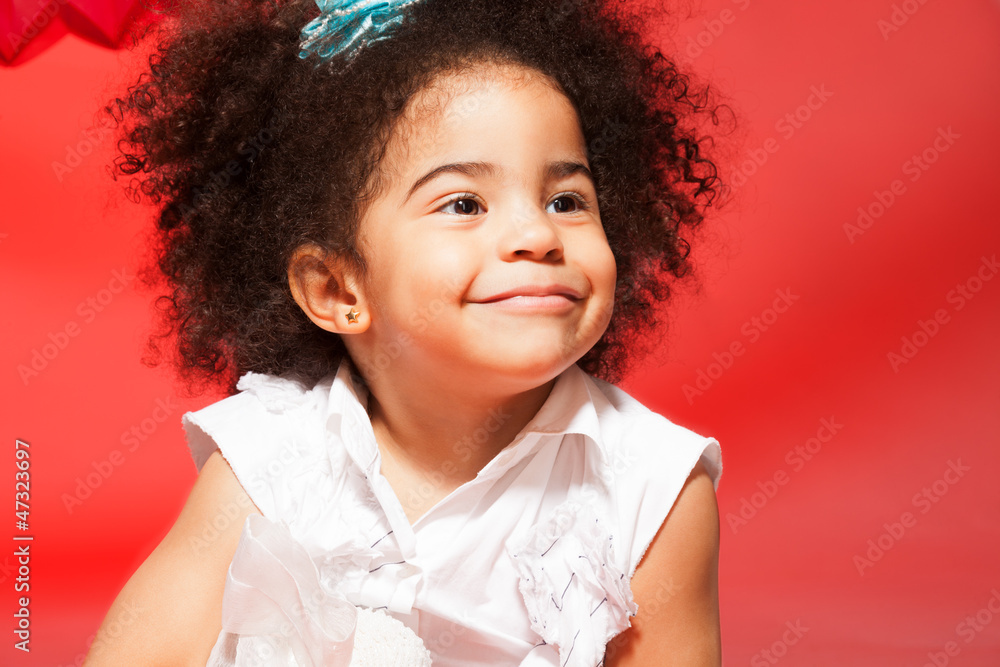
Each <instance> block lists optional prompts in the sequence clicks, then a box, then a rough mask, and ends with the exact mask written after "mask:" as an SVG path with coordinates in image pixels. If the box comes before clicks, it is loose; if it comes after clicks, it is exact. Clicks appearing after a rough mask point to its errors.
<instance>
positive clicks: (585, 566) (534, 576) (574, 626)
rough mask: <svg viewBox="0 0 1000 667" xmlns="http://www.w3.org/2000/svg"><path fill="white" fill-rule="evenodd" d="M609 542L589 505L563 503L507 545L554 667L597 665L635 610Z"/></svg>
mask: <svg viewBox="0 0 1000 667" xmlns="http://www.w3.org/2000/svg"><path fill="white" fill-rule="evenodd" d="M613 541H614V535H613V534H612V533H611V532H610V531H609V529H608V528H607V526H605V525H604V524H603V523H602V522H601V520H600V519H599V518H598V517H597V515H596V514H595V513H594V510H593V509H592V508H591V507H590V506H589V505H583V504H580V503H577V502H575V501H566V502H564V503H563V504H561V505H559V506H558V507H556V508H555V509H554V510H553V511H552V514H551V515H550V516H549V518H548V519H547V520H545V521H543V522H541V523H539V524H536V525H535V526H533V527H532V529H531V530H530V531H529V532H528V534H527V535H526V536H525V537H524V538H523V539H521V540H520V541H517V542H513V543H511V544H510V545H508V549H507V552H508V555H509V556H510V557H511V559H512V560H513V562H514V566H515V569H516V570H517V572H518V574H519V575H520V581H519V584H518V588H519V589H520V591H521V596H522V597H523V598H524V604H525V606H526V607H527V609H528V616H529V618H530V620H531V628H532V630H534V631H535V632H536V633H538V635H539V636H540V637H541V638H542V639H543V640H544V641H545V643H548V644H554V645H556V646H557V647H558V649H559V664H560V667H594V665H597V664H599V663H601V662H603V660H604V650H605V647H606V646H607V643H608V641H609V640H610V639H611V638H612V637H614V636H616V635H617V634H619V633H620V632H622V631H623V630H626V629H628V628H629V627H631V625H632V624H631V621H630V620H629V619H630V617H632V616H635V615H636V613H637V612H638V607H637V606H636V604H635V601H634V600H633V599H632V588H631V586H630V585H629V581H628V579H627V578H626V576H625V573H624V572H622V571H621V570H620V569H619V568H618V566H617V565H616V560H615V558H614V545H613Z"/></svg>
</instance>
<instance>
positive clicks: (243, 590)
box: [206, 514, 358, 667]
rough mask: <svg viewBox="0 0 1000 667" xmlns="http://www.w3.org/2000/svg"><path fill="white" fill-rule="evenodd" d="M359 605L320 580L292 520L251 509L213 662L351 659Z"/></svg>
mask: <svg viewBox="0 0 1000 667" xmlns="http://www.w3.org/2000/svg"><path fill="white" fill-rule="evenodd" d="M357 613H358V612H357V608H356V607H355V606H354V605H353V604H351V603H350V602H348V601H347V600H346V599H345V598H343V597H342V596H338V595H333V594H331V593H329V592H328V591H327V590H326V589H325V588H324V587H323V586H322V584H321V583H320V580H319V573H318V572H317V569H316V566H315V564H314V563H313V562H312V560H311V559H310V557H309V554H308V553H307V552H306V550H305V547H303V546H302V545H301V544H299V543H298V542H296V541H295V540H294V539H293V538H292V534H291V532H289V530H288V527H287V525H285V524H284V522H279V523H274V522H272V521H269V520H268V519H266V518H264V517H263V516H260V515H257V514H251V515H249V516H248V517H247V520H246V523H245V524H244V526H243V533H242V534H241V535H240V541H239V544H238V546H237V548H236V553H235V554H234V556H233V561H232V563H231V564H230V566H229V573H228V575H227V577H226V588H225V592H224V594H223V598H222V633H220V635H219V639H218V641H217V642H216V644H215V647H213V649H212V654H211V656H210V657H209V660H208V663H207V665H206V667H249V666H251V665H254V666H256V665H278V666H283V667H284V666H287V667H293V666H294V667H324V666H325V667H349V666H350V664H351V653H352V652H353V649H354V635H355V628H356V624H357Z"/></svg>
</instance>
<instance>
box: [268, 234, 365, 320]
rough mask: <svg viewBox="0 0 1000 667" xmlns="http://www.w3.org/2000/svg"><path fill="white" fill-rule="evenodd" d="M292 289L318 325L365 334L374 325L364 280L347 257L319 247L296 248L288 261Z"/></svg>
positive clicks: (300, 303) (293, 295)
mask: <svg viewBox="0 0 1000 667" xmlns="http://www.w3.org/2000/svg"><path fill="white" fill-rule="evenodd" d="M288 286H289V288H290V289H291V291H292V297H293V298H294V299H295V302H296V303H297V304H299V308H301V309H302V312H304V313H305V314H306V317H308V318H309V319H310V320H312V321H313V323H314V324H316V326H318V327H320V328H321V329H325V330H326V331H331V332H333V333H338V334H350V333H361V332H363V331H365V330H366V329H368V325H369V324H370V323H371V317H370V315H369V309H368V308H367V307H366V304H365V299H364V294H363V291H362V289H361V287H360V281H358V280H357V276H356V275H355V272H354V270H353V267H352V266H351V264H350V262H348V261H346V260H345V259H344V258H340V257H336V256H333V255H330V254H328V253H327V252H326V251H325V250H323V249H322V248H320V247H319V246H317V245H315V244H306V245H303V246H300V247H299V248H296V250H295V252H294V253H293V254H292V258H291V259H290V260H289V262H288Z"/></svg>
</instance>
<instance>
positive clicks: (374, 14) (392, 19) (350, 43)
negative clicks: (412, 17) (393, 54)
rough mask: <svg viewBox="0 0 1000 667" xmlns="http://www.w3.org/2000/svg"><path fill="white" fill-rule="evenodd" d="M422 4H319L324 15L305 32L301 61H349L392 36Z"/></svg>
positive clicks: (381, 0)
mask: <svg viewBox="0 0 1000 667" xmlns="http://www.w3.org/2000/svg"><path fill="white" fill-rule="evenodd" d="M419 1H420V0H316V5H317V6H318V7H319V10H320V12H321V14H320V15H319V16H317V17H316V18H314V19H313V20H312V21H310V22H309V23H307V24H306V26H305V27H304V28H302V34H301V41H300V43H299V46H300V47H301V48H302V51H301V52H299V58H308V57H309V54H310V53H315V54H317V55H318V56H319V57H320V58H321V59H322V60H327V59H329V58H332V57H334V56H336V55H337V54H339V53H345V54H346V55H345V57H346V58H347V59H348V60H350V59H352V58H353V57H354V55H355V54H356V53H357V52H358V50H360V49H361V47H363V46H364V45H365V44H370V43H371V42H377V41H379V40H382V39H386V38H387V37H389V36H391V34H392V31H393V30H394V29H395V28H396V27H397V26H399V25H400V24H401V23H402V22H403V19H404V17H405V13H406V9H407V8H408V7H409V6H410V5H412V4H414V3H416V2H419Z"/></svg>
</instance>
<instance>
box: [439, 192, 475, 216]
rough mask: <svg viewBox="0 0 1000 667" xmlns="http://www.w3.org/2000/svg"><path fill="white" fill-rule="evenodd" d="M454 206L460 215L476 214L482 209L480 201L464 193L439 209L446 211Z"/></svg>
mask: <svg viewBox="0 0 1000 667" xmlns="http://www.w3.org/2000/svg"><path fill="white" fill-rule="evenodd" d="M452 207H454V209H453V210H455V212H456V213H457V214H458V215H476V213H478V212H479V211H480V209H481V206H480V205H479V202H478V201H476V200H475V198H474V197H473V196H472V195H468V194H464V195H459V196H458V197H455V198H454V199H452V200H451V201H449V202H447V203H446V204H445V205H444V206H442V207H441V208H440V209H439V210H441V211H445V210H447V209H449V208H452Z"/></svg>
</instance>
